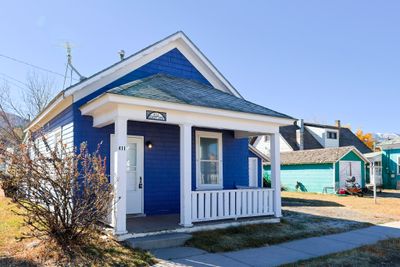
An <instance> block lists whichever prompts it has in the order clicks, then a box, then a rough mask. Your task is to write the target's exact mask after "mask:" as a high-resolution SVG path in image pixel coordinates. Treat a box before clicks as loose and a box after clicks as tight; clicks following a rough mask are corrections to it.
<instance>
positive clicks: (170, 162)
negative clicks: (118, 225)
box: [128, 121, 180, 215]
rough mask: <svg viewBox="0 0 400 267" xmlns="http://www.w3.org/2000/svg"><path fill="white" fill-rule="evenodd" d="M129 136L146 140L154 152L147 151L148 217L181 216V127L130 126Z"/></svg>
mask: <svg viewBox="0 0 400 267" xmlns="http://www.w3.org/2000/svg"><path fill="white" fill-rule="evenodd" d="M128 134H129V135H138V136H144V142H145V143H146V142H147V141H151V142H152V143H153V148H152V149H148V148H147V147H145V148H144V190H145V192H144V211H145V213H146V214H148V215H152V214H167V213H179V209H180V149H179V140H180V138H179V126H176V125H167V124H159V123H146V122H134V121H129V122H128Z"/></svg>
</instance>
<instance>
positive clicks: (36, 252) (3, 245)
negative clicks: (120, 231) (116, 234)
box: [0, 197, 155, 266]
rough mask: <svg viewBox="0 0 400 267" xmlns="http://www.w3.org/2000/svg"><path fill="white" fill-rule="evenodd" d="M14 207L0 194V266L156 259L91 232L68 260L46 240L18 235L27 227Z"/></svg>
mask: <svg viewBox="0 0 400 267" xmlns="http://www.w3.org/2000/svg"><path fill="white" fill-rule="evenodd" d="M13 209H17V207H16V206H15V205H14V204H13V203H11V202H10V200H9V199H8V198H5V197H0V266H65V265H72V266H149V265H152V264H154V263H155V260H154V258H153V256H152V255H151V254H150V253H148V252H145V251H141V250H134V249H131V248H129V247H126V246H124V245H122V244H120V243H118V242H116V241H115V240H113V239H111V238H109V237H105V236H93V237H92V238H91V240H90V241H88V242H86V245H84V246H82V247H81V249H80V251H78V252H77V253H76V254H75V255H74V257H73V259H71V260H67V258H66V257H65V256H64V255H63V254H62V252H61V250H60V249H59V248H57V246H56V245H55V244H53V243H51V242H49V241H39V240H35V239H32V238H30V239H21V237H22V235H23V232H24V231H27V230H28V229H27V228H25V227H24V226H23V219H22V217H20V216H18V215H16V214H15V213H13V212H12V210H13Z"/></svg>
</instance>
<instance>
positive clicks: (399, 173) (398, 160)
mask: <svg viewBox="0 0 400 267" xmlns="http://www.w3.org/2000/svg"><path fill="white" fill-rule="evenodd" d="M397 174H398V175H400V156H398V157H397Z"/></svg>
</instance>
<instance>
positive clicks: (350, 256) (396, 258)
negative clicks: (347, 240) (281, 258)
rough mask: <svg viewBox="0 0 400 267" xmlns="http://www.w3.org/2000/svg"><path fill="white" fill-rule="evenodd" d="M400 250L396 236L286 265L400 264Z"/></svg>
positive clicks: (399, 243) (399, 242) (399, 240)
mask: <svg viewBox="0 0 400 267" xmlns="http://www.w3.org/2000/svg"><path fill="white" fill-rule="evenodd" d="M399 251H400V239H398V238H396V239H389V240H384V241H380V242H378V243H376V244H375V245H369V246H363V247H360V248H356V249H353V250H349V251H346V252H341V253H336V254H332V255H328V256H324V257H319V258H315V259H311V260H306V261H300V262H297V263H295V264H288V265H285V266H310V267H312V266H399V263H400V254H399Z"/></svg>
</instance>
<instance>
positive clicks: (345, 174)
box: [339, 161, 361, 188]
mask: <svg viewBox="0 0 400 267" xmlns="http://www.w3.org/2000/svg"><path fill="white" fill-rule="evenodd" d="M339 175H340V188H343V187H344V186H345V183H346V179H348V178H351V177H353V176H354V177H355V178H356V182H357V183H358V184H359V185H361V162H360V161H340V162H339Z"/></svg>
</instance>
